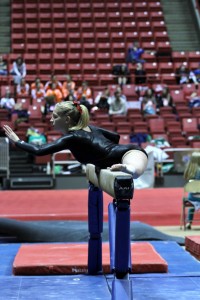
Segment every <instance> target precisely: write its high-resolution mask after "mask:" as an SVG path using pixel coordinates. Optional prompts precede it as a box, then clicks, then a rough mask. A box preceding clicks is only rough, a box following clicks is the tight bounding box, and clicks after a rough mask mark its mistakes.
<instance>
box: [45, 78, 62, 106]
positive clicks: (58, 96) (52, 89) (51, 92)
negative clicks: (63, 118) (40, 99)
mask: <svg viewBox="0 0 200 300" xmlns="http://www.w3.org/2000/svg"><path fill="white" fill-rule="evenodd" d="M45 97H53V98H54V102H55V103H58V102H61V101H62V100H63V95H62V92H61V91H60V89H59V87H58V84H57V82H53V83H51V84H50V86H48V89H47V91H46V94H45Z"/></svg>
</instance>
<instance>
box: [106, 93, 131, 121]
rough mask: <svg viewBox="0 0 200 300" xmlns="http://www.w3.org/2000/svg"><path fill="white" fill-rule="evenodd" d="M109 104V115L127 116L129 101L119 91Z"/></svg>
mask: <svg viewBox="0 0 200 300" xmlns="http://www.w3.org/2000/svg"><path fill="white" fill-rule="evenodd" d="M108 104H109V110H108V113H109V115H111V116H112V115H126V114H127V101H126V99H125V98H124V96H123V95H122V94H121V93H120V90H119V89H117V90H116V91H115V93H114V96H113V97H111V98H110V99H109V101H108Z"/></svg>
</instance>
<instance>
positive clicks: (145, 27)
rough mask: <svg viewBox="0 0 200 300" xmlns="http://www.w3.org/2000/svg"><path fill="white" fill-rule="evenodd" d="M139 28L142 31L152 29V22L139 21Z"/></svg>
mask: <svg viewBox="0 0 200 300" xmlns="http://www.w3.org/2000/svg"><path fill="white" fill-rule="evenodd" d="M137 29H138V31H140V32H149V31H152V28H151V23H150V22H149V21H148V22H137Z"/></svg>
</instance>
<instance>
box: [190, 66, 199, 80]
mask: <svg viewBox="0 0 200 300" xmlns="http://www.w3.org/2000/svg"><path fill="white" fill-rule="evenodd" d="M189 79H190V82H191V83H195V84H199V83H200V63H199V65H198V67H197V68H196V69H195V70H193V71H190V74H189Z"/></svg>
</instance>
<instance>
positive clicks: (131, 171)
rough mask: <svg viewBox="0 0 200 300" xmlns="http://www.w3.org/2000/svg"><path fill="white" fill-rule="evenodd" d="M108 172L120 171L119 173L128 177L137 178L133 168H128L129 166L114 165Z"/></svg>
mask: <svg viewBox="0 0 200 300" xmlns="http://www.w3.org/2000/svg"><path fill="white" fill-rule="evenodd" d="M110 170H111V171H121V172H124V173H128V174H130V175H132V176H133V178H137V177H138V176H137V175H136V170H135V168H134V167H133V166H130V165H126V164H115V165H112V166H111V167H110Z"/></svg>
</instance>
